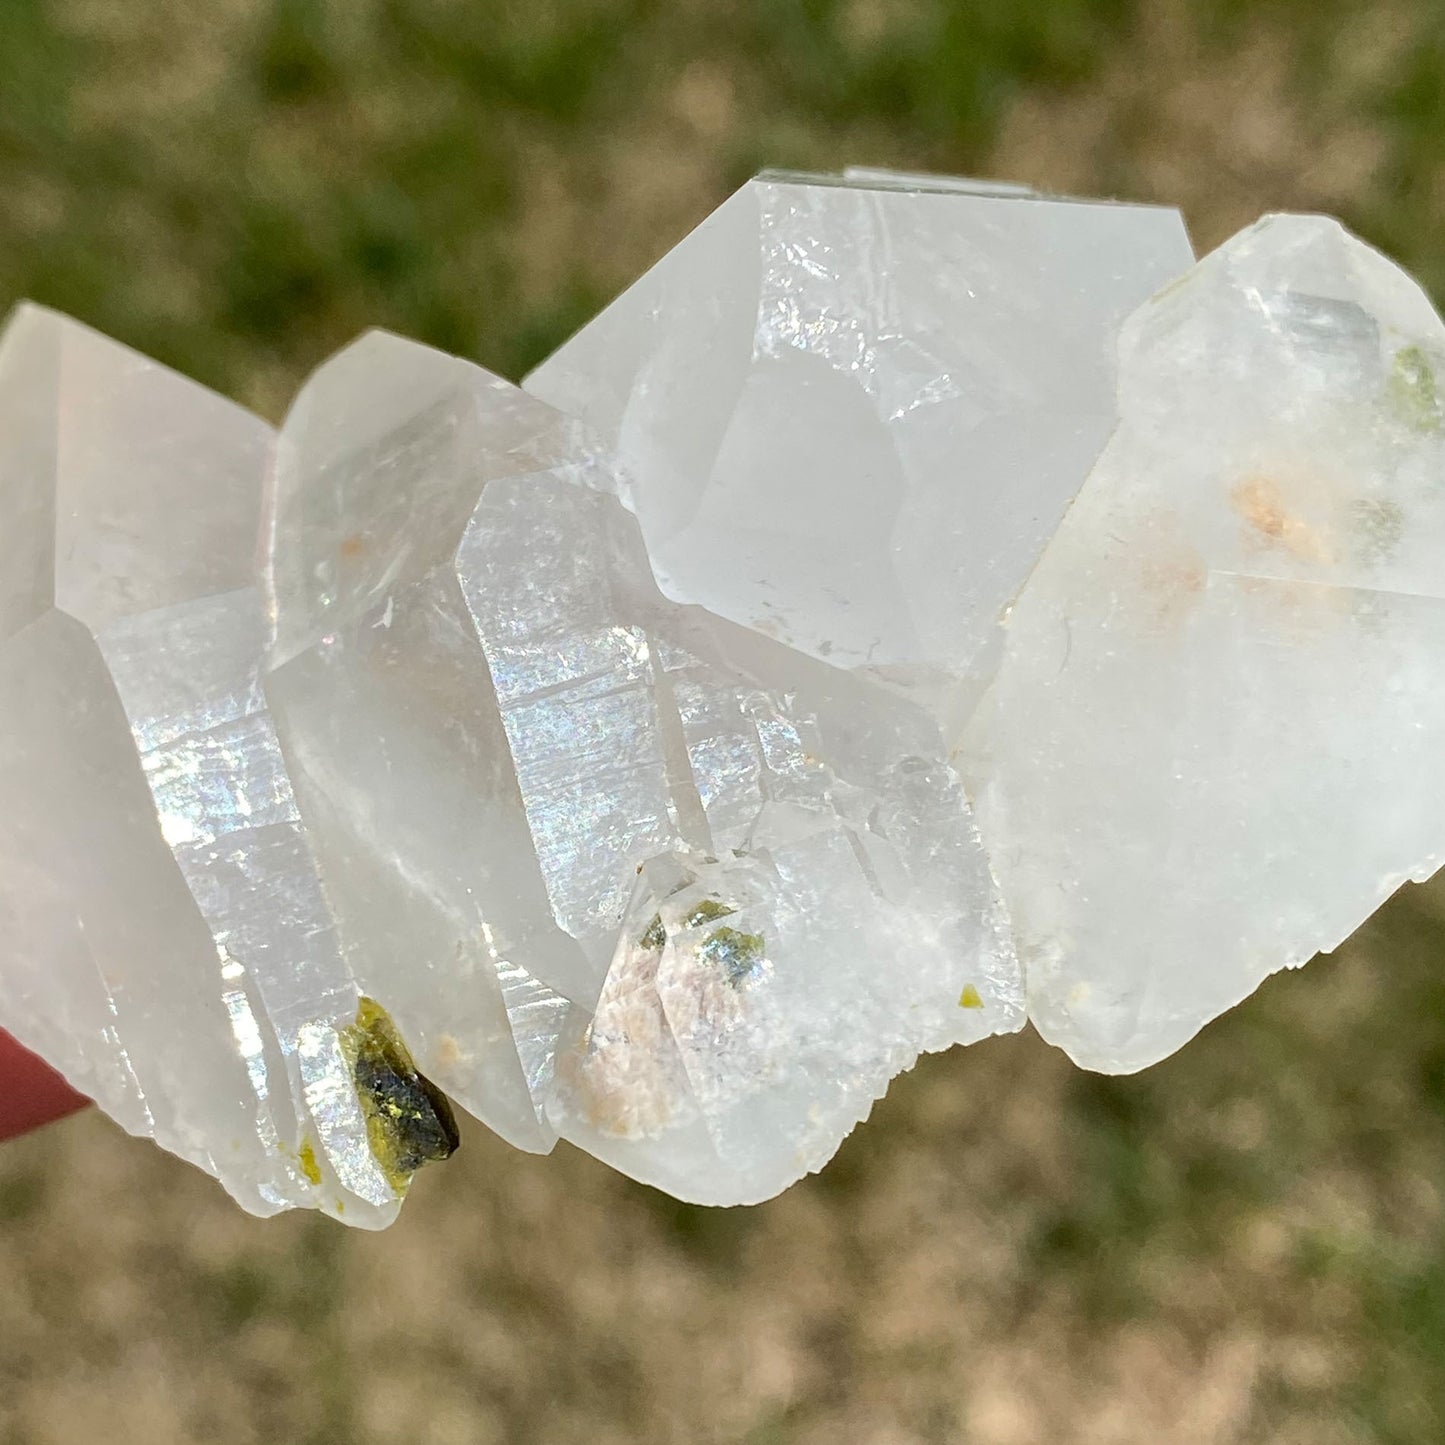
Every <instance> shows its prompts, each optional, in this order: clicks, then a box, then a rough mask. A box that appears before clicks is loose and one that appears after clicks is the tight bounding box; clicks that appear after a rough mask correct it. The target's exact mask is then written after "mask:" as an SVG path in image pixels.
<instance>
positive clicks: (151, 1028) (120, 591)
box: [0, 306, 404, 1226]
mask: <svg viewBox="0 0 1445 1445" xmlns="http://www.w3.org/2000/svg"><path fill="white" fill-rule="evenodd" d="M271 445H272V432H271V429H270V428H269V427H267V426H266V425H265V423H263V422H261V421H260V420H258V419H257V418H255V417H253V416H250V415H248V414H247V413H246V412H244V411H242V410H241V409H240V408H239V407H236V406H234V405H232V404H231V403H230V402H228V401H225V400H223V399H222V398H220V397H218V396H215V395H213V394H212V393H210V392H207V391H205V390H204V389H202V388H201V387H199V386H196V385H195V384H194V383H192V382H189V381H187V380H185V379H184V378H182V377H179V376H177V375H175V374H174V373H172V372H169V371H166V370H165V369H163V368H161V367H159V366H156V365H154V364H153V363H151V362H148V361H146V360H145V359H144V358H142V357H140V356H137V355H136V354H134V353H133V352H130V351H128V350H127V349H125V348H124V347H122V346H119V345H117V344H116V343H115V342H112V341H108V340H106V339H105V338H104V337H101V336H99V335H97V334H96V333H94V332H92V331H89V330H87V329H85V328H84V327H82V326H79V325H77V324H76V323H75V322H72V321H69V320H66V319H65V318H63V317H60V316H57V315H55V314H53V313H51V312H47V311H44V310H41V309H39V308H37V307H30V306H27V307H23V308H21V309H20V310H19V311H18V312H16V313H15V315H14V317H13V318H12V320H11V321H10V323H9V325H8V327H7V328H6V329H5V331H4V332H3V335H0V497H3V502H4V509H5V528H4V531H3V532H0V820H3V821H0V919H3V921H4V928H3V936H4V939H5V958H4V961H3V963H4V966H3V967H0V1020H3V1021H4V1024H5V1026H6V1027H7V1028H8V1029H10V1030H11V1031H12V1032H13V1033H15V1034H16V1035H17V1036H18V1037H19V1038H20V1039H21V1040H22V1041H23V1042H25V1043H27V1044H29V1045H30V1046H31V1047H33V1048H36V1049H38V1050H40V1051H41V1052H42V1053H43V1054H44V1055H45V1056H46V1057H47V1058H48V1059H49V1060H50V1061H51V1062H52V1063H53V1064H55V1065H56V1066H57V1067H59V1068H60V1069H62V1070H63V1071H64V1073H65V1074H66V1076H67V1077H68V1078H69V1079H70V1081H71V1083H73V1084H74V1085H75V1086H76V1087H77V1088H79V1089H81V1090H83V1091H84V1092H85V1093H87V1094H90V1095H92V1096H93V1097H94V1098H95V1099H97V1100H98V1101H99V1103H100V1104H101V1105H102V1107H104V1108H105V1109H106V1111H107V1112H108V1113H110V1114H111V1115H113V1116H114V1117H115V1118H116V1119H117V1120H119V1121H120V1123H121V1124H123V1125H124V1126H125V1127H126V1128H127V1129H129V1130H131V1131H132V1132H133V1133H137V1134H145V1135H150V1136H151V1137H153V1138H154V1139H155V1140H156V1141H157V1142H158V1143H160V1144H162V1145H164V1146H165V1147H166V1148H168V1149H170V1150H172V1151H174V1152H175V1153H177V1154H180V1155H181V1156H183V1157H184V1158H187V1159H189V1160H191V1161H192V1162H194V1163H196V1164H199V1165H200V1166H201V1167H202V1168H204V1169H206V1170H207V1171H208V1172H210V1173H211V1174H214V1175H215V1176H216V1177H217V1178H218V1179H219V1180H220V1181H221V1182H222V1184H224V1185H225V1187H226V1188H227V1189H228V1190H229V1191H230V1192H231V1194H232V1195H233V1196H234V1197H235V1198H236V1199H237V1200H238V1201H239V1202H240V1203H241V1204H243V1205H244V1206H245V1207H246V1208H247V1209H249V1210H251V1211H252V1212H254V1213H260V1214H267V1213H274V1212H276V1211H277V1210H279V1209H284V1208H289V1207H292V1206H296V1205H309V1206H314V1207H321V1208H325V1209H327V1210H329V1211H331V1212H333V1213H341V1212H343V1211H346V1217H347V1219H348V1221H349V1222H353V1223H359V1224H363V1225H372V1226H376V1225H380V1224H384V1223H386V1222H388V1221H389V1220H390V1219H391V1218H392V1217H393V1216H394V1214H395V1212H396V1209H397V1207H398V1205H399V1202H400V1187H399V1186H398V1181H397V1180H396V1179H395V1178H390V1177H388V1176H387V1174H386V1172H385V1171H384V1169H383V1168H382V1167H381V1164H380V1163H379V1162H378V1160H377V1158H376V1157H374V1154H373V1150H372V1148H371V1146H370V1143H369V1138H368V1120H367V1118H366V1116H365V1110H364V1109H363V1107H362V1101H361V1099H359V1097H358V1093H357V1090H356V1088H355V1087H354V1085H353V1080H352V1069H351V1067H350V1065H349V1064H348V1062H347V1060H346V1059H345V1058H344V1057H343V1055H344V1045H345V1041H346V1038H347V1037H348V1026H349V1025H350V1024H351V1021H352V1019H353V1018H354V1017H355V1016H356V1014H357V1010H358V1005H359V996H358V991H357V988H356V985H355V981H354V979H353V978H352V976H351V973H350V971H349V970H348V968H347V966H346V964H345V962H344V961H343V959H342V956H341V953H340V950H339V947H338V944H337V940H336V937H335V932H334V929H333V928H332V924H331V919H330V916H329V913H328V910H327V906H326V903H325V900H324V898H323V896H322V892H321V887H320V880H319V878H318V876H317V872H316V867H315V864H314V861H313V859H312V856H311V853H310V850H309V848H308V845H307V840H306V837H305V833H304V830H303V828H302V826H301V823H300V820H299V817H298V814H297V810H296V805H295V800H294V798H293V796H292V793H291V788H290V785H289V782H288V779H287V776H286V771H285V768H284V766H283V764H282V761H281V753H280V749H279V747H278V745H277V742H276V737H275V733H274V730H273V728H272V726H271V722H270V719H269V717H268V715H267V713H266V709H265V706H264V701H263V698H262V695H261V689H260V664H261V658H262V654H263V651H264V648H265V644H266V628H265V619H264V613H263V608H262V603H261V598H260V594H259V592H258V590H257V589H256V588H255V586H254V585H253V568H254V551H255V537H256V534H257V527H258V521H259V513H260V505H261V493H262V479H263V475H264V473H265V470H266V467H267V465H268V461H269V458H270V453H271ZM401 1187H404V1184H403V1185H402V1186H401Z"/></svg>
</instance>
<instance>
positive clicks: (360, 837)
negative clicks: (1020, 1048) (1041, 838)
mask: <svg viewBox="0 0 1445 1445" xmlns="http://www.w3.org/2000/svg"><path fill="white" fill-rule="evenodd" d="M627 494H629V488H628V486H627V484H626V483H625V481H624V480H623V477H622V475H621V472H620V471H619V469H618V467H617V466H616V464H615V462H614V461H613V460H612V458H611V456H610V454H609V453H608V452H607V451H606V450H605V449H603V448H602V447H600V446H599V445H598V444H597V443H596V441H595V440H594V439H592V438H590V437H589V436H588V435H587V434H586V433H585V432H584V431H583V430H582V429H581V428H580V427H579V426H578V425H577V424H576V423H575V422H573V421H571V420H570V419H568V418H567V417H565V416H563V415H562V414H561V413H560V412H558V411H555V410H554V409H553V408H551V407H550V406H547V405H545V404H544V403H542V402H540V401H538V400H536V399H535V398H533V397H531V396H528V395H527V394H526V393H525V392H523V391H521V390H519V389H518V388H516V387H513V386H510V385H509V384H507V383H506V382H503V381H501V380H499V379H498V378H496V377H493V376H490V375H488V374H487V373H485V372H483V371H480V370H479V369H477V368H476V367H474V366H471V365H469V364H467V363H465V362H462V361H458V360H455V359H452V358H450V357H446V356H443V355H441V354H439V353H437V352H433V351H430V350H428V349H426V348H424V347H421V346H418V345H415V344H413V343H410V342H406V341H402V340H399V339H397V338H395V337H391V336H387V335H383V334H379V333H377V334H373V335H370V336H368V337H365V338H363V339H362V340H361V341H359V342H358V343H356V344H355V345H354V346H352V347H351V348H350V349H349V350H347V351H345V352H343V353H342V354H341V355H340V356H339V357H337V358H336V359H335V360H333V361H332V362H330V363H328V364H327V365H326V366H325V367H323V368H322V369H321V371H320V372H319V373H318V374H317V375H316V376H315V377H314V378H313V379H312V380H311V382H310V383H309V384H308V385H307V387H306V388H305V390H304V391H303V393H302V395H301V397H300V399H299V401H298V403H297V406H296V408H295V410H294V412H293V413H292V415H291V417H290V418H289V419H288V421H287V423H286V425H285V428H284V429H283V432H282V436H281V442H280V448H279V453H278V462H277V467H276V474H275V495H274V505H273V507H272V514H273V515H272V517H271V519H270V533H271V557H272V564H271V589H272V594H273V605H274V611H275V618H276V642H275V647H274V649H273V653H272V656H271V659H270V663H269V671H268V676H267V679H266V691H267V696H268V698H269V700H270V703H271V706H272V709H273V711H274V714H275V716H276V718H277V723H278V728H279V731H280V736H281V740H282V745H283V748H284V750H285V752H286V755H287V758H288V761H289V763H290V765H291V768H292V774H293V777H294V779H295V787H296V792H297V796H298V798H299V799H300V803H301V808H302V812H303V814H304V815H305V816H306V818H307V820H308V823H309V824H310V827H311V830H312V836H313V838H314V840H315V846H316V848H317V851H318V855H319V857H320V859H321V862H322V867H323V870H324V872H325V875H326V877H327V880H328V888H329V892H330V896H331V898H332V901H333V904H334V906H335V907H336V909H337V916H338V921H339V926H340V929H341V933H342V936H343V938H344V939H345V942H346V949H347V957H348V959H349V961H350V962H351V965H352V967H353V969H354V971H355V973H356V975H357V977H358V979H359V980H360V982H361V983H362V985H363V986H364V987H365V988H366V989H367V990H368V991H369V992H372V993H375V994H377V995H378V996H381V997H385V998H387V999H388V1000H389V1001H391V1007H392V1008H393V1010H394V1012H395V1014H396V1017H397V1019H398V1021H399V1022H400V1023H401V1024H402V1025H403V1027H404V1029H405V1031H406V1033H407V1035H408V1037H409V1038H410V1039H411V1040H412V1042H413V1044H414V1045H415V1046H416V1047H417V1048H418V1052H419V1056H420V1059H421V1062H422V1067H423V1069H424V1071H425V1072H426V1073H428V1074H430V1075H431V1076H432V1077H433V1078H435V1079H436V1080H437V1082H438V1083H440V1084H442V1085H443V1086H444V1087H445V1088H446V1089H447V1090H448V1091H449V1092H450V1093H451V1094H452V1095H453V1096H454V1097H455V1098H456V1099H458V1100H459V1101H460V1102H461V1103H463V1104H464V1105H465V1106H466V1107H467V1108H468V1109H470V1110H471V1111H472V1112H473V1113H475V1114H477V1115H478V1116H479V1117H481V1118H482V1119H484V1120H485V1121H486V1122H487V1123H489V1124H490V1125H491V1126H492V1127H493V1128H494V1129H496V1130H497V1131H498V1132H499V1133H501V1134H503V1135H504V1136H505V1137H506V1138H508V1139H510V1140H512V1141H513V1142H514V1143H516V1144H518V1145H520V1146H521V1147H523V1148H529V1149H537V1150H540V1149H546V1148H548V1147H550V1145H551V1144H552V1143H553V1142H554V1140H555V1138H556V1136H557V1135H558V1134H559V1133H560V1134H562V1135H564V1136H565V1137H567V1138H570V1139H572V1140H574V1141H575V1142H577V1143H579V1144H581V1145H583V1146H584V1147H586V1148H587V1149H589V1150H591V1151H592V1152H593V1153H595V1154H597V1155H599V1156H600V1157H602V1158H604V1159H606V1160H608V1161H609V1162H611V1163H613V1164H615V1165H616V1166H617V1167H618V1168H621V1169H623V1170H625V1171H626V1172H628V1173H630V1174H632V1175H634V1176H635V1177H637V1178H640V1179H643V1180H646V1181H649V1182H652V1183H656V1184H659V1185H661V1186H663V1187H665V1188H667V1189H669V1190H670V1191H672V1192H673V1193H674V1194H677V1195H679V1196H680V1197H682V1198H686V1199H691V1200H696V1201H699V1202H707V1203H738V1202H744V1201H751V1200H757V1199H762V1198H766V1197H768V1196H769V1195H771V1194H774V1193H776V1192H777V1191H778V1190H780V1189H782V1188H783V1187H785V1186H786V1185H787V1184H789V1183H791V1182H792V1181H793V1180H795V1179H796V1178H798V1177H799V1176H800V1175H802V1174H803V1173H805V1172H807V1171H808V1170H810V1169H815V1168H817V1167H819V1166H820V1165H821V1164H822V1163H823V1162H825V1161H826V1159H827V1158H828V1157H829V1156H830V1155H831V1154H832V1153H833V1151H834V1150H835V1149H836V1147H837V1145H838V1143H839V1141H840V1140H841V1139H842V1138H843V1136H844V1135H845V1134H846V1133H847V1132H848V1131H849V1129H851V1128H852V1126H853V1125H854V1124H855V1123H856V1122H857V1121H858V1120H859V1119H860V1118H862V1117H864V1115H866V1113H867V1112H868V1109H869V1107H870V1105H871V1103H872V1101H873V1100H874V1099H875V1098H876V1097H878V1096H879V1095H880V1094H881V1093H882V1092H883V1090H884V1089H885V1088H886V1086H887V1083H888V1081H889V1079H890V1078H891V1077H892V1076H893V1075H894V1074H896V1073H897V1072H898V1071H899V1070H900V1069H903V1068H906V1067H907V1066H908V1065H909V1064H910V1063H912V1061H913V1060H914V1059H915V1058H916V1057H917V1055H918V1053H919V1052H920V1051H922V1050H924V1049H939V1048H945V1047H947V1046H949V1045H950V1044H952V1043H955V1042H960V1041H969V1040H973V1039H977V1038H980V1037H983V1036H984V1035H986V1034H989V1033H993V1032H998V1031H1000V1030H1006V1029H1015V1028H1018V1027H1020V1026H1021V1024H1022V1021H1023V1014H1022V984H1021V980H1020V977H1019V975H1018V971H1017V968H1016V965H1015V962H1014V959H1013V956H1012V951H1011V949H1010V947H1009V945H1008V943H1007V928H1006V922H1005V920H1004V918H1003V915H1002V912H1001V910H1000V908H999V905H998V900H997V896H996V892H995V888H994V885H993V882H992V879H991V877H990V875H989V872H988V868H987V866H986V863H985V861H984V858H983V855H982V852H981V850H980V847H979V844H978V840H977V837H976V835H975V832H974V829H973V825H972V823H971V821H970V819H969V814H968V809H967V805H966V803H965V801H964V798H963V793H962V788H961V786H960V783H959V780H958V778H957V776H956V775H955V774H954V773H953V771H952V770H951V769H950V767H949V766H948V764H947V763H946V762H945V761H944V760H943V748H942V742H941V739H940V736H939V731H938V728H937V726H936V724H935V723H934V722H933V721H932V720H931V719H930V718H929V717H928V716H927V715H926V714H925V713H924V712H922V711H921V710H920V709H918V708H916V707H915V706H913V705H911V704H909V703H908V702H906V701H903V700H901V699H899V698H897V697H894V696H892V695H890V694H889V693H887V692H884V691H882V690H880V689H877V688H873V687H870V686H868V685H867V684H865V683H864V682H862V681H860V680H859V679H857V678H854V677H851V676H849V675H848V674H847V673H844V672H842V671H839V670H837V669H834V668H830V667H827V666H825V665H823V664H820V663H818V662H816V661H814V660H813V659H811V658H808V657H806V656H804V655H802V654H800V653H796V652H793V651H791V650H789V649H787V648H786V647H784V646H782V645H781V644H779V643H778V642H776V641H774V640H772V639H770V638H768V637H764V636H760V635H758V634H756V633H754V632H750V631H748V630H745V629H743V628H739V627H737V626H735V625H733V624H731V623H729V622H725V621H723V620H721V619H719V618H717V617H714V616H712V615H710V614H708V613H707V612H705V611H703V610H702V609H700V608H695V607H683V606H679V605H677V604H675V603H673V602H670V601H668V600H667V599H666V598H665V597H664V596H663V595H662V594H661V593H660V592H659V590H658V589H657V586H656V584H655V582H654V580H653V576H652V571H651V568H650V566H649V563H648V559H647V553H646V551H645V549H644V546H643V540H642V534H641V531H640V529H639V527H638V525H637V520H636V518H635V517H633V516H632V515H631V514H630V513H629V512H628V511H627V510H626V509H625V507H624V506H623V505H622V503H621V502H620V501H619V497H620V496H623V495H627Z"/></svg>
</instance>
